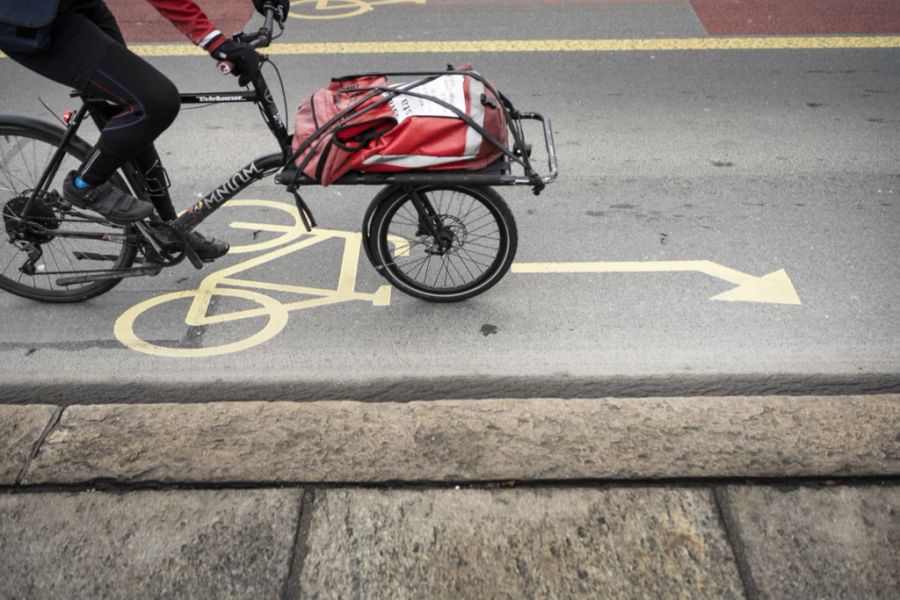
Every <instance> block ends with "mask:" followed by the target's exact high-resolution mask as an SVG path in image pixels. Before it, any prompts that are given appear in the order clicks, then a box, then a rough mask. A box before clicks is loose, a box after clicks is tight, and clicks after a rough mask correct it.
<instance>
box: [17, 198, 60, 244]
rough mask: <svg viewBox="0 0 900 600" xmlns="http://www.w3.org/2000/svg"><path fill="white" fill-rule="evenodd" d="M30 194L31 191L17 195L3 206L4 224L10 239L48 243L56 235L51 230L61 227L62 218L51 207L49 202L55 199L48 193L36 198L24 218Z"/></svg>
mask: <svg viewBox="0 0 900 600" xmlns="http://www.w3.org/2000/svg"><path fill="white" fill-rule="evenodd" d="M54 195H55V194H54ZM30 196H31V194H30V192H29V193H26V194H23V195H21V196H16V197H15V198H13V199H11V200H10V201H9V202H7V203H6V204H5V205H4V206H3V225H4V227H5V229H6V234H7V235H8V236H9V239H10V240H25V241H27V242H29V243H32V244H46V243H48V242H50V241H51V240H52V239H53V237H54V236H53V234H52V233H49V231H53V230H56V229H59V225H60V223H61V222H62V219H60V218H59V217H58V216H57V215H56V213H54V212H53V209H51V208H50V206H49V204H50V203H51V202H53V199H52V198H48V196H49V195H47V194H45V195H42V196H39V197H38V198H36V199H35V201H34V203H33V204H32V205H31V209H30V210H29V214H28V216H27V217H25V218H23V217H22V216H21V215H22V213H23V212H24V210H25V207H26V205H27V204H28V200H29V198H30ZM53 203H55V202H53Z"/></svg>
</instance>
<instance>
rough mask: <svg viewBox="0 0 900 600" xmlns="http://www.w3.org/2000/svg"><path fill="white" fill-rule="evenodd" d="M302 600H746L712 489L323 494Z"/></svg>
mask: <svg viewBox="0 0 900 600" xmlns="http://www.w3.org/2000/svg"><path fill="white" fill-rule="evenodd" d="M314 507H315V510H314V512H313V515H312V520H311V523H310V529H309V535H308V538H307V541H306V545H307V547H308V548H309V550H308V552H307V554H306V556H305V559H304V561H303V569H302V572H301V573H300V576H299V579H300V581H299V589H300V592H301V593H300V597H303V598H373V597H380V598H572V597H582V598H629V597H644V598H661V597H672V595H673V594H674V595H677V596H680V597H684V598H690V597H696V598H742V597H743V591H742V586H741V581H740V577H739V575H738V569H737V566H736V563H735V560H734V558H733V554H732V552H731V549H730V547H729V545H728V542H727V540H726V538H725V534H724V531H723V530H722V528H721V525H720V521H719V518H718V516H717V513H716V509H715V506H714V502H713V498H712V493H711V491H710V490H692V489H673V490H668V489H663V488H619V489H604V490H598V489H509V490H504V489H498V490H427V491H426V490H423V491H415V490H402V491H401V490H394V491H388V490H372V489H369V490H345V489H329V490H326V491H319V492H317V493H316V497H315V501H314Z"/></svg>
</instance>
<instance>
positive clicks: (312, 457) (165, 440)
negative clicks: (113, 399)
mask: <svg viewBox="0 0 900 600" xmlns="http://www.w3.org/2000/svg"><path fill="white" fill-rule="evenodd" d="M898 431H900V396H895V395H882V396H825V397H781V396H769V397H730V398H707V397H702V398H649V399H596V400H559V399H534V400H478V401H462V400H452V401H434V402H411V403H403V404H395V403H381V404H368V403H358V402H314V403H301V404H298V403H264V402H246V403H211V404H144V405H93V406H83V405H82V406H72V407H68V408H67V409H65V411H64V412H63V414H62V416H61V418H60V419H59V422H58V423H57V424H56V425H55V426H54V427H53V428H52V429H51V430H50V432H49V434H47V435H46V439H45V440H44V441H43V443H42V444H41V445H40V448H39V449H38V450H37V452H36V453H35V454H34V456H33V459H31V461H30V462H29V463H28V464H27V466H26V467H25V469H24V470H23V476H22V477H21V478H20V482H21V483H23V484H40V485H53V484H79V483H87V482H92V481H97V480H111V481H117V482H123V483H141V482H161V483H241V482H256V483H259V482H271V483H274V482H290V483H309V482H314V483H327V482H338V483H341V482H344V483H346V482H353V483H377V482H385V481H410V482H414V481H431V482H440V481H449V482H457V481H458V482H478V481H507V480H515V481H534V480H542V481H561V480H586V479H613V480H627V479H653V478H666V479H676V478H729V477H754V478H768V477H831V476H844V477H846V476H892V475H897V474H900V439H898V435H897V434H898Z"/></svg>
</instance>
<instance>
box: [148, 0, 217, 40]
mask: <svg viewBox="0 0 900 600" xmlns="http://www.w3.org/2000/svg"><path fill="white" fill-rule="evenodd" d="M147 2H149V3H150V4H152V5H153V7H154V8H155V9H156V10H158V11H159V13H160V14H161V15H162V16H164V17H165V18H166V19H168V20H169V21H170V22H171V23H172V25H174V26H175V27H177V28H178V30H179V31H181V32H182V33H183V34H184V35H186V36H187V37H189V38H190V40H191V41H192V42H194V43H195V44H197V45H198V46H200V47H201V48H203V49H204V50H206V51H207V52H209V53H212V51H213V50H215V49H216V48H218V47H219V46H220V45H221V44H222V42H224V41H225V39H226V38H225V36H224V35H223V34H222V32H221V31H219V30H218V29H216V28H215V27H213V25H212V23H210V22H209V19H207V18H206V13H204V12H203V9H201V8H200V7H199V6H197V4H196V3H195V2H192V0H147Z"/></svg>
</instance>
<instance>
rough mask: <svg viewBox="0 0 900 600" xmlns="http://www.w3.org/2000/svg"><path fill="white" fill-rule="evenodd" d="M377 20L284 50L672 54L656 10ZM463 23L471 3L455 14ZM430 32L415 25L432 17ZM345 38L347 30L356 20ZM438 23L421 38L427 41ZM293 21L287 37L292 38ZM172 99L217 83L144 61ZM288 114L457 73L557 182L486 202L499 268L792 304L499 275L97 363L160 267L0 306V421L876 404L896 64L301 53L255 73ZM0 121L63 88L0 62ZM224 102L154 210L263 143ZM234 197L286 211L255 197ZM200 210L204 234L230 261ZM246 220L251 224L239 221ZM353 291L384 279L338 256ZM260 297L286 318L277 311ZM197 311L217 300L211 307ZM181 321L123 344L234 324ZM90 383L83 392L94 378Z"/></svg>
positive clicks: (890, 319) (196, 278) (223, 85)
mask: <svg viewBox="0 0 900 600" xmlns="http://www.w3.org/2000/svg"><path fill="white" fill-rule="evenodd" d="M392 10H393V9H391V8H388V7H380V8H378V9H376V10H375V11H373V12H372V13H371V14H369V15H366V16H365V17H358V18H356V19H354V20H347V21H343V22H337V21H334V22H323V23H319V24H316V25H315V26H312V25H308V24H306V23H303V22H291V24H290V26H291V30H290V33H289V36H286V37H285V40H287V41H326V40H331V41H347V40H350V41H364V40H377V39H383V40H395V39H399V40H414V39H463V38H468V39H489V38H492V37H496V38H500V39H507V38H517V39H527V38H534V39H548V38H564V37H640V36H646V37H659V36H697V35H701V34H702V29H700V27H699V24H698V23H697V22H696V21H695V20H692V18H690V17H689V16H686V15H685V14H684V13H683V12H682V11H679V10H676V9H675V8H674V7H661V8H660V9H659V10H658V11H653V12H651V11H649V9H647V7H642V8H640V9H639V8H638V7H628V6H627V5H625V6H623V5H618V6H615V7H608V10H606V11H601V10H600V9H598V8H597V7H569V8H566V9H562V8H559V9H558V10H559V11H562V12H557V9H552V8H545V9H542V10H543V12H542V10H539V9H537V8H536V9H534V10H531V11H517V10H513V9H511V8H509V7H506V8H504V7H495V8H492V9H489V10H485V11H483V12H482V13H477V12H476V13H471V14H469V15H468V17H467V18H468V20H465V19H462V20H459V19H457V20H452V19H450V16H451V14H459V12H460V11H459V9H457V10H456V11H455V12H451V10H450V9H442V10H439V9H437V8H435V9H434V10H433V11H432V10H430V9H428V10H426V8H425V7H416V9H414V10H413V9H411V10H409V11H408V12H405V13H404V17H403V19H402V20H399V21H398V20H397V19H396V14H397V13H395V12H391V11H392ZM472 10H474V9H472ZM438 17H440V20H438ZM363 19H366V20H363ZM438 22H439V23H440V27H437V26H436V25H435V24H436V23H438ZM298 23H299V24H298ZM151 60H152V62H153V63H154V64H156V65H157V66H158V67H159V68H160V69H161V70H163V71H164V72H166V73H167V74H169V75H170V76H171V77H172V78H173V79H174V80H175V81H176V83H177V84H178V85H179V87H180V88H181V89H182V90H184V91H187V90H198V89H202V90H213V89H217V90H223V89H229V88H230V87H231V86H232V85H233V84H232V82H230V81H229V80H226V79H223V78H222V77H221V76H219V75H218V74H217V73H216V72H215V71H214V70H213V69H212V68H211V64H210V61H209V60H208V59H206V58H203V57H190V58H155V59H151ZM275 60H276V61H277V64H278V66H279V68H280V69H281V72H282V73H283V74H284V76H285V87H286V89H287V91H288V105H289V112H293V110H294V108H295V107H296V105H297V104H298V103H299V102H300V101H301V100H303V99H304V98H306V97H308V96H309V94H311V93H312V92H313V91H314V90H315V89H317V88H318V87H322V86H324V85H326V84H327V82H328V80H329V78H330V77H331V76H334V75H340V74H345V73H352V72H362V71H374V70H387V69H390V70H396V69H407V68H408V69H418V68H442V67H443V65H445V64H447V63H456V64H459V63H465V62H471V63H472V64H474V65H475V66H476V67H477V68H478V69H479V70H480V71H482V72H483V73H485V74H486V75H487V76H489V77H490V78H492V79H493V80H494V81H495V82H496V83H497V84H498V86H499V87H500V88H501V89H502V90H503V91H504V92H505V93H506V94H507V95H508V96H509V97H510V98H512V99H513V101H514V102H515V103H516V104H517V105H518V106H519V107H521V108H522V109H525V110H533V111H539V112H543V113H545V114H547V115H548V116H550V117H551V118H552V119H553V124H554V130H555V133H556V136H557V143H558V147H559V161H560V166H561V176H560V179H559V181H558V182H557V183H554V184H553V185H551V186H549V187H548V189H547V190H546V191H545V193H544V194H543V195H542V196H540V197H538V198H535V197H533V196H532V195H531V194H530V192H529V191H528V190H524V189H522V190H501V191H502V193H503V195H504V196H505V197H506V198H507V200H508V201H509V202H510V205H511V207H512V209H513V212H514V214H515V215H516V218H517V221H518V225H519V235H520V240H519V252H518V256H517V261H518V262H572V261H674V260H679V261H680V260H709V261H714V262H716V263H718V264H721V265H724V266H726V267H729V268H732V269H736V270H738V271H741V272H744V273H748V274H751V275H755V276H761V275H765V274H767V273H771V272H773V271H777V270H779V269H784V270H785V272H786V273H787V275H788V276H789V277H790V279H791V281H792V282H793V285H794V287H795V289H796V292H797V294H798V296H799V298H800V300H801V302H802V304H801V305H799V306H793V305H776V304H758V303H741V302H735V303H730V302H717V301H711V300H709V298H711V297H712V296H715V295H717V294H720V293H723V292H725V291H727V290H729V289H731V288H732V287H734V286H733V285H732V284H729V283H727V282H725V281H721V280H718V279H715V278H712V277H709V276H707V275H703V274H700V273H619V274H561V275H526V274H516V273H511V274H509V275H508V276H507V277H506V278H505V279H504V280H503V281H502V282H501V283H500V284H499V285H498V286H497V287H496V288H494V289H492V290H490V291H489V292H488V293H486V294H485V295H483V296H481V297H478V298H476V299H473V300H470V301H468V302H465V303H462V304H457V305H430V304H427V303H423V302H421V301H418V300H414V299H412V298H408V297H405V296H403V295H402V294H400V293H399V292H397V291H394V293H393V295H392V300H391V304H390V306H388V307H377V306H372V305H371V304H367V303H363V302H355V303H345V304H341V305H337V306H332V307H324V308H318V309H312V310H307V311H301V312H294V313H291V317H290V320H289V322H288V324H287V326H286V327H285V329H284V331H282V332H281V333H280V334H279V335H278V336H276V337H275V338H273V339H272V340H270V341H268V342H266V343H264V344H262V345H260V346H257V347H254V348H251V349H248V350H244V351H242V352H239V353H234V354H229V355H225V356H218V357H212V358H197V359H173V358H160V357H150V356H147V355H145V354H141V353H137V352H134V351H132V350H129V349H126V348H124V347H123V346H122V345H121V344H120V342H119V341H118V340H117V339H116V338H115V336H114V334H113V328H114V324H115V322H116V319H117V318H118V317H119V315H121V314H122V313H123V312H124V311H126V310H127V309H128V308H130V307H132V306H134V305H135V304H137V303H139V302H142V301H145V300H147V299H148V298H151V297H153V296H156V295H159V294H162V293H166V292H172V291H178V290H187V289H191V288H196V287H197V286H198V285H199V283H200V282H201V280H202V279H203V277H204V276H206V275H208V274H209V273H210V272H212V271H213V270H215V269H218V268H221V267H223V266H227V265H230V264H235V263H236V262H238V261H240V260H243V259H244V258H245V257H244V256H233V257H227V258H226V259H224V260H223V261H220V262H218V263H216V264H215V265H213V266H212V268H210V267H207V268H206V269H204V270H203V271H194V270H193V269H192V268H191V267H190V266H187V265H182V266H179V267H177V268H175V269H172V270H170V271H167V272H164V273H163V274H161V275H160V276H158V277H156V278H153V279H140V280H128V281H126V282H124V283H123V284H122V285H120V286H119V287H118V288H116V289H115V290H114V291H113V292H111V293H109V294H106V295H105V296H102V297H100V298H97V299H95V300H92V301H89V302H86V303H84V304H82V305H78V306H46V305H40V304H37V303H34V302H31V301H27V300H23V299H20V298H16V297H13V296H10V295H2V296H0V332H2V333H0V391H2V392H3V394H2V401H3V402H13V403H15V402H20V401H34V400H37V399H41V400H44V401H48V402H82V401H84V402H92V401H98V400H99V401H103V400H105V399H115V400H117V401H142V400H150V399H155V400H157V401H159V400H174V401H181V400H197V399H198V398H199V399H204V398H207V399H239V398H250V397H260V396H265V397H266V398H273V397H277V398H287V397H291V398H301V399H302V398H316V399H324V398H353V399H361V400H365V399H377V398H380V397H390V398H393V399H412V398H427V397H444V398H446V397H477V396H482V397H483V396H494V397H497V396H502V395H510V396H528V395H544V396H547V395H560V396H579V395H584V396H596V395H598V391H600V392H604V393H607V394H609V395H614V394H626V395H627V394H629V393H633V394H641V393H653V392H654V391H658V390H660V389H664V393H671V392H672V390H673V389H674V390H676V392H684V393H719V394H740V393H762V392H768V393H772V392H775V393H778V392H790V393H821V392H825V393H827V392H828V391H829V390H831V389H838V388H839V389H840V390H841V391H854V392H861V391H891V390H896V389H898V387H900V342H898V333H900V313H898V311H897V309H896V298H897V296H898V291H900V285H898V281H900V277H898V275H900V264H898V260H897V259H898V247H900V243H898V242H900V235H898V225H900V199H898V195H900V167H898V157H900V156H898V155H900V143H898V140H900V135H898V133H900V119H898V117H897V115H898V114H900V110H898V109H900V51H898V50H894V49H881V50H792V51H783V50H758V51H698V52H625V53H566V54H562V53H527V54H515V53H510V54H499V53H497V54H494V53H478V54H454V55H446V56H445V55H442V54H428V55H342V56H336V55H316V56H278V57H276V58H275ZM0 80H2V82H3V85H2V86H0V112H8V113H17V114H29V115H32V116H42V115H43V114H44V111H43V109H42V108H41V107H40V105H39V104H38V103H37V102H36V101H35V99H36V98H38V97H40V98H43V99H44V100H45V101H47V102H48V103H49V104H50V105H51V106H53V107H55V108H57V109H58V110H59V109H62V108H64V107H71V106H72V102H71V101H70V100H68V99H67V98H66V95H65V90H63V89H62V88H60V87H58V86H55V85H53V84H50V83H48V82H45V81H42V80H39V79H38V78H36V77H34V76H32V75H30V74H27V73H26V72H25V71H24V70H22V69H21V68H19V67H17V66H16V65H14V64H12V63H11V61H9V60H8V59H3V60H0ZM266 136H267V132H266V130H265V128H264V126H263V124H262V122H261V121H260V120H259V118H258V116H257V115H256V113H255V110H254V109H253V108H252V107H249V106H243V107H235V106H229V107H216V108H210V109H204V110H197V111H190V112H187V111H185V112H184V113H183V114H182V115H181V117H180V118H179V120H178V122H177V124H176V125H175V127H173V129H172V130H170V131H169V132H167V133H166V134H165V135H164V136H163V137H162V138H161V140H160V143H159V146H160V148H161V150H162V153H163V156H164V158H165V159H166V161H167V166H168V169H169V173H170V175H171V176H172V179H173V181H174V187H173V192H174V197H175V198H176V199H177V200H176V204H178V206H179V208H186V207H187V206H189V205H190V204H191V203H192V201H193V198H194V196H195V194H196V193H197V192H202V191H208V190H209V189H211V188H212V187H213V186H215V185H217V184H218V183H220V182H221V181H223V180H224V179H225V178H227V177H228V176H229V175H230V174H231V173H232V172H233V171H234V170H235V169H237V168H238V167H239V166H240V165H242V164H243V163H245V162H246V161H247V160H248V159H249V158H251V157H253V156H255V155H258V154H262V153H267V152H271V151H272V150H274V145H273V143H272V142H271V140H269V139H267V137H266ZM373 194H374V189H361V188H331V189H327V190H320V189H314V190H310V191H309V193H308V200H309V203H310V205H311V207H312V209H313V211H314V213H315V215H316V217H317V219H318V221H319V223H320V225H322V226H323V227H327V228H329V229H340V230H347V231H357V230H358V229H359V226H360V223H361V220H362V215H363V212H364V210H365V207H366V205H367V203H368V199H369V198H371V196H372V195H373ZM241 197H242V198H261V199H269V200H280V201H283V202H289V201H290V198H289V197H288V196H287V195H286V194H285V193H284V192H283V190H281V189H280V188H278V187H277V186H275V185H273V184H270V183H265V184H261V185H258V186H256V187H254V188H251V189H250V190H249V191H247V192H245V193H244V194H243V195H242V196H241ZM229 210H234V211H235V213H232V214H237V213H238V212H240V213H241V214H240V218H241V220H254V219H255V218H257V217H260V216H262V215H247V214H245V213H244V212H241V211H246V209H229V208H225V209H223V211H222V212H221V213H218V214H216V215H214V216H213V217H212V219H211V220H210V221H209V222H208V223H207V224H204V227H203V230H204V231H205V232H208V233H211V234H214V235H219V236H222V237H225V238H227V239H229V240H230V241H232V243H236V244H239V243H250V242H252V241H253V240H252V232H248V231H237V230H233V229H231V228H230V227H229V223H230V222H231V221H232V220H234V219H232V218H230V217H229ZM248 217H252V218H248ZM364 260H365V259H363V262H361V264H360V267H359V275H358V277H359V279H358V284H357V289H359V290H360V291H364V292H374V291H375V290H376V289H377V288H378V287H379V286H380V285H382V284H384V283H385V282H384V281H382V280H381V279H380V277H379V276H378V275H377V274H376V273H375V272H374V270H373V269H371V267H370V266H369V265H367V264H365V262H364ZM338 265H339V256H338V254H337V253H336V251H335V248H334V247H331V249H330V250H328V251H321V252H320V251H315V252H308V253H298V254H296V255H293V256H289V257H285V258H282V259H279V261H277V262H273V263H269V264H268V265H265V266H262V267H258V268H257V269H256V270H254V271H253V274H254V279H256V280H259V281H273V282H281V283H296V284H302V285H309V284H313V285H326V284H327V282H334V283H336V276H337V273H338ZM273 297H276V298H278V299H279V300H282V301H287V300H288V299H287V297H284V296H280V295H278V294H274V295H273ZM228 307H230V306H226V305H225V304H223V305H222V306H221V307H220V308H221V309H224V308H228ZM186 308H187V302H186V301H181V302H177V303H172V304H170V305H167V306H163V307H158V308H157V309H154V310H153V311H151V312H148V313H147V314H146V315H145V316H144V317H142V319H141V320H140V321H139V322H138V327H139V333H140V335H141V336H142V338H143V339H146V340H154V341H158V342H159V343H161V344H170V345H173V346H194V347H197V346H200V347H202V346H212V345H217V344H222V343H226V342H230V341H234V340H237V339H240V338H241V337H246V336H247V335H250V334H251V333H253V332H255V331H257V330H258V329H259V328H260V327H261V326H262V324H263V320H262V319H254V320H250V322H242V323H230V324H227V325H219V326H215V327H209V328H205V329H203V328H201V329H198V328H193V329H191V328H188V327H187V326H186V325H185V324H184V322H183V316H184V313H185V311H186ZM110 383H112V384H114V387H113V388H110V387H109V385H108V384H110Z"/></svg>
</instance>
